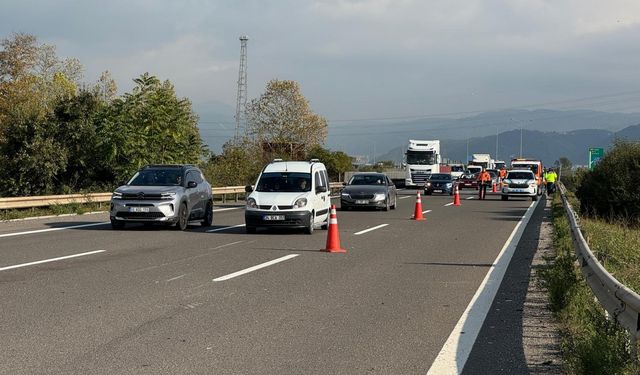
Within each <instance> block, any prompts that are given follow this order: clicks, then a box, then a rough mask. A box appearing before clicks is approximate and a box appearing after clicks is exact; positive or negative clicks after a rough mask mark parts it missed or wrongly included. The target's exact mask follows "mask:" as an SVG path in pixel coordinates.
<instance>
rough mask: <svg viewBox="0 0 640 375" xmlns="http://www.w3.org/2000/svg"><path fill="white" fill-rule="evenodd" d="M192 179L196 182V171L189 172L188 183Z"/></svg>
mask: <svg viewBox="0 0 640 375" xmlns="http://www.w3.org/2000/svg"><path fill="white" fill-rule="evenodd" d="M191 181H194V182H196V179H195V173H193V171H189V172H187V184H188V183H189V182H191Z"/></svg>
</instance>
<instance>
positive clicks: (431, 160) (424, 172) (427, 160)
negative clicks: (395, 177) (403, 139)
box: [405, 139, 440, 187]
mask: <svg viewBox="0 0 640 375" xmlns="http://www.w3.org/2000/svg"><path fill="white" fill-rule="evenodd" d="M439 172H440V141H439V140H430V141H421V140H415V139H410V140H409V146H408V147H407V152H406V153H405V173H406V176H405V186H406V187H422V186H424V184H425V182H426V180H427V178H429V175H431V173H439Z"/></svg>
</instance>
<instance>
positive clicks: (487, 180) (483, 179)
mask: <svg viewBox="0 0 640 375" xmlns="http://www.w3.org/2000/svg"><path fill="white" fill-rule="evenodd" d="M490 184H491V174H489V172H487V170H486V169H484V170H483V171H482V172H480V174H479V175H478V189H479V190H480V191H479V192H478V194H479V199H484V198H485V196H486V195H487V186H489V185H490Z"/></svg>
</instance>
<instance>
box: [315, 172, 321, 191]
mask: <svg viewBox="0 0 640 375" xmlns="http://www.w3.org/2000/svg"><path fill="white" fill-rule="evenodd" d="M315 180H316V182H315V185H314V186H315V187H316V188H317V187H318V186H322V177H320V172H316V173H315Z"/></svg>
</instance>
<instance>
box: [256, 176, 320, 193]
mask: <svg viewBox="0 0 640 375" xmlns="http://www.w3.org/2000/svg"><path fill="white" fill-rule="evenodd" d="M256 191H265V192H283V193H301V192H305V191H311V174H310V173H296V172H267V173H263V174H262V176H260V180H259V181H258V186H256Z"/></svg>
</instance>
